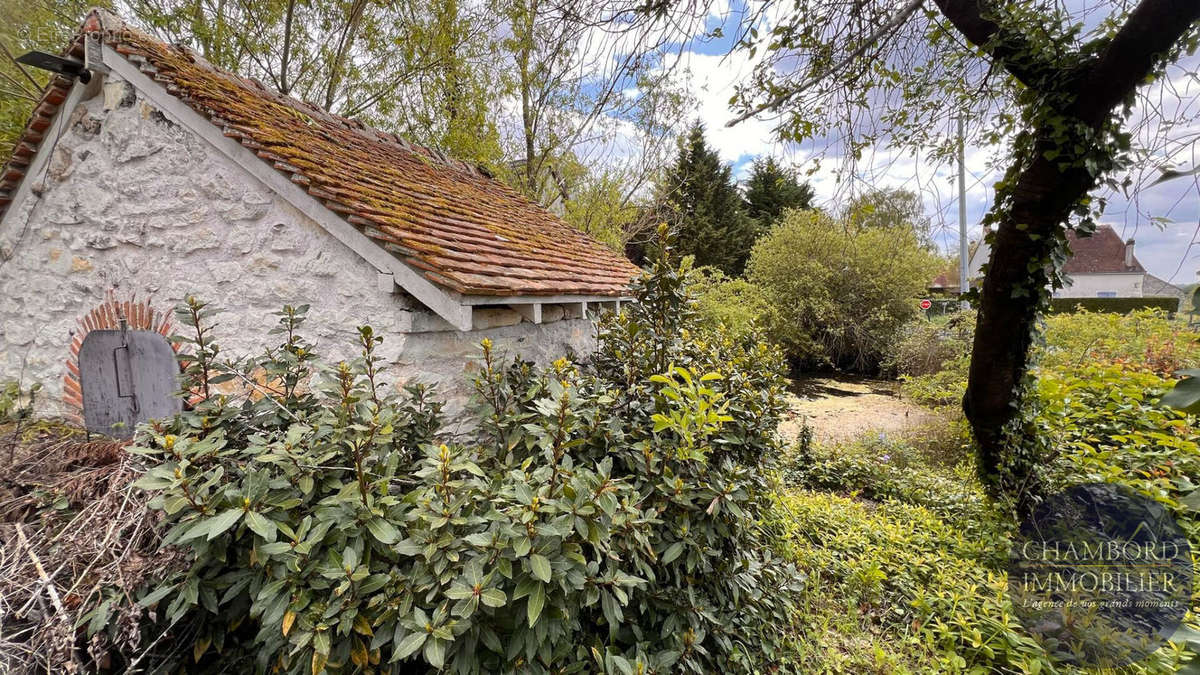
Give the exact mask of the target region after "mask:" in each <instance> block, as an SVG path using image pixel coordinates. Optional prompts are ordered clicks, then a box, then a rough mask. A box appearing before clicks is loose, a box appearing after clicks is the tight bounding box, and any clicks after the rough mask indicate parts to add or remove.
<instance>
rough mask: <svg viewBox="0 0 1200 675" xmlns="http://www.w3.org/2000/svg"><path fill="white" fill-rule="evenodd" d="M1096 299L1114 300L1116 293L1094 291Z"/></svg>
mask: <svg viewBox="0 0 1200 675" xmlns="http://www.w3.org/2000/svg"><path fill="white" fill-rule="evenodd" d="M1096 297H1097V298H1115V297H1117V292H1116V291H1096Z"/></svg>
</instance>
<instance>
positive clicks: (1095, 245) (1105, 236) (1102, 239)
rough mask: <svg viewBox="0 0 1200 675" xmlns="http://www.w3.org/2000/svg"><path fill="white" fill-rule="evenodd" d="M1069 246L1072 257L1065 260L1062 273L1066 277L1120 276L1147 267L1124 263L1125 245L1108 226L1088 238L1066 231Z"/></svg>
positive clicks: (1102, 226) (1135, 263)
mask: <svg viewBox="0 0 1200 675" xmlns="http://www.w3.org/2000/svg"><path fill="white" fill-rule="evenodd" d="M1067 242H1068V243H1069V244H1070V246H1071V257H1070V258H1067V262H1066V265H1064V266H1063V271H1065V272H1066V273H1067V274H1119V273H1123V272H1143V273H1144V272H1145V271H1146V268H1144V267H1142V263H1140V262H1138V259H1137V257H1136V256H1135V257H1134V258H1133V264H1132V265H1126V264H1125V242H1124V241H1121V235H1119V234H1117V231H1116V230H1114V229H1113V228H1112V226H1111V225H1101V226H1100V227H1098V228H1097V229H1096V232H1095V234H1093V235H1092V236H1090V237H1080V236H1077V235H1076V234H1075V233H1074V232H1073V231H1068V232H1067Z"/></svg>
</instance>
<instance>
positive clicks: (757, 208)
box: [744, 156, 814, 231]
mask: <svg viewBox="0 0 1200 675" xmlns="http://www.w3.org/2000/svg"><path fill="white" fill-rule="evenodd" d="M813 197H814V193H813V189H812V186H811V185H809V184H808V181H804V182H801V181H800V178H799V176H797V174H796V170H795V169H791V168H787V167H784V166H781V165H780V164H779V162H778V161H776V159H775V158H774V157H771V156H767V157H765V158H762V157H760V158H758V159H755V160H754V162H753V163H752V164H751V165H750V176H749V177H748V178H747V179H746V185H745V194H744V198H745V203H746V215H748V216H750V217H751V218H753V219H754V220H756V221H758V225H759V230H762V231H765V230H766V229H768V228H769V227H770V226H771V225H772V224H774V223H775V221H777V220H779V217H780V216H782V215H783V212H784V211H786V210H788V209H810V208H812V201H813Z"/></svg>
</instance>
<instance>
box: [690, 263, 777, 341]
mask: <svg viewBox="0 0 1200 675" xmlns="http://www.w3.org/2000/svg"><path fill="white" fill-rule="evenodd" d="M688 284H689V285H690V287H691V291H692V293H693V294H694V296H695V298H696V311H697V314H698V315H699V319H700V321H701V322H702V323H704V324H705V325H707V326H709V327H712V328H714V329H715V328H717V327H718V326H724V328H725V330H728V331H729V332H731V333H732V334H733V335H749V334H751V333H753V332H754V330H755V329H756V327H759V326H762V324H763V321H764V319H765V317H766V315H767V311H768V310H769V308H770V306H769V305H768V304H767V300H766V298H765V297H764V296H763V292H762V289H760V288H759V287H758V286H755V285H754V284H753V283H751V282H749V281H747V280H745V279H742V278H737V279H730V278H729V277H727V276H725V274H724V273H723V272H721V271H720V270H718V269H714V268H712V267H702V268H700V269H696V270H692V271H691V272H690V273H689V274H688Z"/></svg>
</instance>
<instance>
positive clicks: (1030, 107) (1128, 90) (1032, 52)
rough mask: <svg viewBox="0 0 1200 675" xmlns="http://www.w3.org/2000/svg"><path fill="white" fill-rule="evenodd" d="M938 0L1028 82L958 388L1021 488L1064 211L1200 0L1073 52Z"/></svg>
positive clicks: (1094, 175) (1133, 22) (993, 9)
mask: <svg viewBox="0 0 1200 675" xmlns="http://www.w3.org/2000/svg"><path fill="white" fill-rule="evenodd" d="M935 2H936V3H937V5H938V7H939V8H940V9H941V11H942V13H943V14H944V15H945V16H946V17H947V18H948V19H949V20H950V21H951V22H952V23H953V24H954V26H955V27H956V28H957V29H958V30H959V31H960V32H961V33H963V35H964V36H965V37H967V39H969V40H970V41H971V42H972V43H974V44H975V45H976V46H978V47H980V48H982V49H984V50H985V51H987V52H988V53H989V54H990V55H991V56H992V57H993V58H994V59H995V60H996V62H997V63H998V64H999V65H1000V66H1002V67H1004V68H1005V69H1006V70H1008V71H1009V72H1010V73H1011V74H1012V75H1013V76H1014V77H1015V78H1016V79H1018V80H1019V81H1020V82H1021V83H1022V84H1023V85H1024V86H1025V87H1026V90H1025V91H1024V92H1023V94H1022V96H1023V104H1024V105H1023V114H1024V116H1025V120H1024V121H1025V124H1026V131H1025V132H1024V133H1022V134H1021V135H1020V136H1019V137H1018V139H1017V142H1016V149H1017V152H1016V153H1015V155H1014V162H1013V164H1012V166H1011V168H1010V169H1009V171H1008V173H1007V175H1006V176H1005V178H1004V180H1003V181H1002V182H1001V183H1000V184H999V185H997V190H996V195H997V196H996V203H995V205H994V206H993V209H992V212H991V213H990V214H989V216H988V221H987V222H989V223H990V224H992V225H995V226H996V231H995V233H994V234H993V235H992V239H991V248H992V258H991V261H990V263H989V266H988V268H987V273H986V275H985V277H984V280H983V287H982V289H981V293H980V298H979V319H978V325H977V328H976V331H975V343H974V346H973V351H972V355H971V367H970V376H969V382H968V386H967V392H966V395H965V397H964V400H963V408H964V411H965V412H966V415H967V418H968V420H969V421H970V423H971V427H972V429H973V431H974V433H975V436H976V440H977V442H978V444H979V460H980V461H979V464H980V471H981V474H982V476H983V477H984V479H985V481H986V482H987V483H988V484H989V486H990V487H991V488H992V489H993V490H994V491H995V492H997V493H1003V494H1008V495H1010V496H1015V495H1014V493H1021V492H1022V491H1024V490H1025V489H1027V488H1029V487H1031V486H1032V484H1033V482H1034V481H1033V476H1034V473H1035V469H1036V467H1037V465H1038V464H1039V463H1040V461H1041V460H1042V459H1043V458H1042V457H1040V456H1039V455H1038V453H1037V451H1036V450H1035V448H1036V445H1035V444H1033V443H1030V442H1029V441H1030V440H1031V439H1030V438H1029V435H1028V433H1023V431H1022V430H1021V429H1020V418H1019V411H1020V408H1021V403H1022V401H1021V398H1022V396H1021V392H1022V389H1023V386H1022V383H1023V382H1024V380H1025V379H1026V376H1027V373H1028V368H1029V356H1030V347H1031V344H1032V340H1033V334H1034V330H1035V321H1036V319H1037V314H1038V312H1039V311H1040V310H1041V308H1042V306H1043V305H1044V302H1045V300H1046V298H1047V297H1048V296H1049V290H1048V288H1047V285H1048V284H1049V283H1050V282H1051V281H1052V280H1053V279H1054V278H1055V276H1056V275H1057V273H1058V272H1057V270H1058V268H1059V267H1060V266H1061V263H1062V262H1063V260H1064V259H1065V255H1066V249H1065V245H1066V228H1067V226H1068V222H1069V221H1070V219H1071V217H1072V216H1073V215H1074V216H1080V217H1082V219H1083V222H1085V223H1086V222H1088V221H1087V214H1088V213H1089V212H1090V211H1091V209H1090V207H1089V204H1088V194H1089V192H1090V191H1091V190H1092V189H1093V188H1094V187H1095V186H1096V184H1097V181H1098V180H1099V179H1100V178H1102V177H1103V176H1104V174H1105V173H1106V172H1109V171H1111V170H1113V169H1114V168H1116V167H1117V165H1118V164H1119V159H1120V157H1121V156H1122V153H1123V150H1124V149H1126V148H1127V147H1128V136H1127V135H1125V134H1124V133H1122V130H1121V123H1122V121H1123V119H1124V117H1125V113H1126V112H1127V110H1126V108H1127V105H1128V102H1129V101H1130V100H1131V99H1132V95H1133V93H1134V90H1135V89H1136V88H1137V87H1138V85H1140V84H1142V83H1143V82H1145V81H1146V80H1147V78H1149V77H1150V76H1152V75H1155V74H1157V73H1158V72H1159V71H1160V69H1161V67H1162V65H1163V63H1164V62H1165V60H1166V59H1168V58H1169V57H1171V56H1172V55H1173V54H1174V53H1177V52H1178V50H1179V49H1180V48H1181V47H1182V46H1183V44H1182V43H1184V42H1188V41H1189V39H1190V40H1193V41H1194V39H1195V32H1194V31H1195V28H1196V25H1195V24H1196V22H1197V21H1198V20H1200V2H1197V1H1196V0H1143V1H1142V2H1141V3H1140V4H1139V5H1138V6H1137V7H1136V8H1135V9H1134V10H1133V11H1132V12H1131V13H1130V14H1129V16H1128V18H1127V19H1126V21H1125V23H1124V25H1122V26H1121V27H1120V28H1119V29H1118V30H1117V31H1116V32H1115V33H1114V34H1113V35H1112V37H1110V38H1108V39H1106V40H1098V41H1095V42H1092V43H1089V44H1087V45H1085V46H1084V48H1083V49H1081V50H1079V51H1076V52H1065V51H1064V50H1062V49H1061V47H1062V46H1063V45H1055V44H1050V43H1049V41H1048V40H1046V38H1044V37H1042V36H1040V35H1035V34H1032V33H1030V34H1023V33H1017V32H1010V31H1006V29H1005V28H1004V27H1003V23H1002V22H1000V21H997V20H995V19H996V17H997V16H998V14H997V13H998V12H999V11H1000V8H999V7H998V6H996V5H995V4H994V3H993V2H990V1H989V0H935ZM1191 46H1192V47H1194V45H1191ZM1064 54H1065V55H1064Z"/></svg>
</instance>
